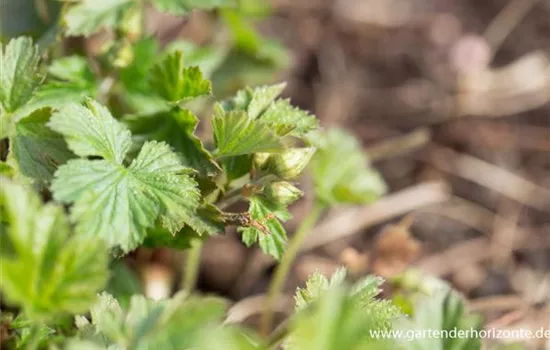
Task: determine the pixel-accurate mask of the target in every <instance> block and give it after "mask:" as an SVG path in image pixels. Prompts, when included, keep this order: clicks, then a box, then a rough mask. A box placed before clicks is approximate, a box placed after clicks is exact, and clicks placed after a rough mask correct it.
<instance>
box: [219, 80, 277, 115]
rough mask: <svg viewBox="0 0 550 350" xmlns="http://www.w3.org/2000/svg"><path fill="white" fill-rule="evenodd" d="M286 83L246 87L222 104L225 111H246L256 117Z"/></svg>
mask: <svg viewBox="0 0 550 350" xmlns="http://www.w3.org/2000/svg"><path fill="white" fill-rule="evenodd" d="M285 86H286V83H279V84H275V85H263V86H258V87H256V88H254V89H252V88H246V89H243V90H239V91H237V93H236V94H235V97H233V98H232V99H230V100H228V101H226V102H225V103H224V104H223V108H224V110H225V111H227V112H229V111H235V110H241V111H246V112H247V114H248V116H249V117H250V118H252V119H255V118H258V117H259V116H260V115H261V114H262V113H263V112H264V111H265V110H266V109H267V107H269V105H270V104H271V103H272V102H273V101H274V100H275V99H276V98H277V96H279V95H280V94H281V92H282V91H283V90H284V88H285Z"/></svg>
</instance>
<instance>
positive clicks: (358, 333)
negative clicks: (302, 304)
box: [287, 286, 370, 350]
mask: <svg viewBox="0 0 550 350" xmlns="http://www.w3.org/2000/svg"><path fill="white" fill-rule="evenodd" d="M305 311H308V312H302V313H301V314H299V315H298V317H296V318H295V319H293V322H292V328H291V329H292V332H291V333H290V337H289V340H288V343H287V349H300V350H310V349H311V350H339V349H350V350H353V349H357V350H358V349H370V346H369V339H368V338H367V336H366V335H367V334H368V330H367V329H365V327H364V323H365V322H366V321H368V319H369V317H370V315H369V314H368V313H367V312H365V311H364V310H361V309H359V308H357V307H356V306H355V304H354V303H353V301H352V300H351V299H350V298H349V297H348V291H347V289H346V288H345V287H344V286H336V287H334V288H330V289H329V290H327V292H326V293H324V295H323V296H322V297H321V298H320V299H319V300H318V302H317V303H315V305H312V306H311V307H310V308H308V310H305Z"/></svg>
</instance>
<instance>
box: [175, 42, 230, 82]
mask: <svg viewBox="0 0 550 350" xmlns="http://www.w3.org/2000/svg"><path fill="white" fill-rule="evenodd" d="M174 51H181V52H184V53H185V60H184V63H185V66H186V67H193V66H197V67H199V69H200V70H201V72H202V73H203V74H204V75H205V76H206V77H211V76H212V74H213V73H214V72H215V71H216V70H217V69H218V67H220V65H221V64H222V63H223V61H224V59H225V57H226V55H227V49H226V48H224V47H220V46H215V45H197V44H195V43H194V42H192V41H186V40H176V41H173V42H171V43H170V44H169V45H168V46H167V47H166V49H165V52H167V53H168V54H169V53H171V52H174Z"/></svg>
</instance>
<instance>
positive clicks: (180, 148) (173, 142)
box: [126, 107, 220, 177]
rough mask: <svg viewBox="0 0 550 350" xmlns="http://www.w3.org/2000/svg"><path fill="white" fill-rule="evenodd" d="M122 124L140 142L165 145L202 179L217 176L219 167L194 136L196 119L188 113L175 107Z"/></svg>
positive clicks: (131, 119)
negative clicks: (144, 140) (128, 128)
mask: <svg viewBox="0 0 550 350" xmlns="http://www.w3.org/2000/svg"><path fill="white" fill-rule="evenodd" d="M126 122H127V124H128V126H129V127H130V130H131V131H132V133H133V134H134V135H137V136H138V137H139V138H140V139H147V140H156V141H165V142H166V143H168V144H169V145H170V146H172V147H173V148H174V150H175V151H176V152H177V153H178V156H179V157H180V159H181V162H182V163H183V165H185V166H188V167H190V168H193V169H196V170H198V171H199V173H200V174H201V175H202V176H208V177H212V176H214V175H216V174H217V173H219V171H220V168H219V166H218V165H217V164H216V162H215V161H214V159H213V157H212V155H211V154H210V152H208V151H207V150H206V149H205V148H204V145H203V144H202V141H201V140H200V139H199V138H198V137H197V136H195V134H194V133H195V129H196V127H197V124H198V122H199V120H198V118H197V116H195V115H194V114H193V112H191V111H190V110H188V109H182V108H180V107H175V108H173V109H171V110H169V111H164V112H159V113H157V114H153V115H148V116H138V117H130V118H126Z"/></svg>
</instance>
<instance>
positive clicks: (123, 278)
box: [105, 260, 143, 308]
mask: <svg viewBox="0 0 550 350" xmlns="http://www.w3.org/2000/svg"><path fill="white" fill-rule="evenodd" d="M110 271H111V276H110V278H109V282H108V284H107V287H106V289H105V290H106V291H107V292H108V293H109V294H111V295H113V296H114V297H115V298H116V299H117V301H118V302H119V303H120V304H121V305H122V307H123V308H127V307H128V305H129V304H130V298H131V297H132V295H134V294H141V293H143V290H142V287H141V282H140V280H139V277H138V276H137V274H136V272H135V271H133V270H132V269H131V268H130V267H129V266H127V265H126V264H125V263H124V261H123V260H118V261H114V262H113V263H112V264H111V269H110Z"/></svg>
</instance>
